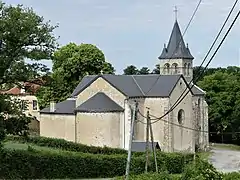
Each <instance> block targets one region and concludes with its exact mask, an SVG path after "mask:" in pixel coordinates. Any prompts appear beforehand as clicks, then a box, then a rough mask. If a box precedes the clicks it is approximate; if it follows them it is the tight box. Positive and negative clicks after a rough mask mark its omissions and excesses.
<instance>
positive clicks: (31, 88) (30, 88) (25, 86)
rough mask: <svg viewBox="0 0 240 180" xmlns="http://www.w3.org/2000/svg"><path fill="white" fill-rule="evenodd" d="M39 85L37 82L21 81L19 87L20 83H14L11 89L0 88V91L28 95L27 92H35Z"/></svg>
mask: <svg viewBox="0 0 240 180" xmlns="http://www.w3.org/2000/svg"><path fill="white" fill-rule="evenodd" d="M40 87H41V86H40V85H38V84H34V83H31V82H25V83H22V87H20V85H15V86H14V87H13V88H11V89H8V90H2V91H1V90H0V93H1V94H9V95H29V94H35V93H36V92H37V90H38V89H39V88H40ZM22 90H23V91H22Z"/></svg>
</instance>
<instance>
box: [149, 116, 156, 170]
mask: <svg viewBox="0 0 240 180" xmlns="http://www.w3.org/2000/svg"><path fill="white" fill-rule="evenodd" d="M147 119H148V121H149V126H150V135H151V141H152V151H153V157H154V161H155V168H156V173H158V165H157V156H156V147H155V146H154V138H153V130H152V124H151V123H150V116H149V112H148V116H147Z"/></svg>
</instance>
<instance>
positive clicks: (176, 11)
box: [174, 6, 178, 21]
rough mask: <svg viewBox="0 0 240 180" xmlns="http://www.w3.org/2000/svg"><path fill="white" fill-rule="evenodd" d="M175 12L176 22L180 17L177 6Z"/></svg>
mask: <svg viewBox="0 0 240 180" xmlns="http://www.w3.org/2000/svg"><path fill="white" fill-rule="evenodd" d="M174 12H175V20H176V21H177V16H178V8H177V6H175V9H174Z"/></svg>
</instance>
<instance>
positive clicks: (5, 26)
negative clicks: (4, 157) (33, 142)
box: [0, 1, 57, 143]
mask: <svg viewBox="0 0 240 180" xmlns="http://www.w3.org/2000/svg"><path fill="white" fill-rule="evenodd" d="M0 12H1V13H0V86H1V87H3V86H5V87H6V86H8V84H9V85H11V84H15V83H19V82H25V81H28V80H29V79H31V78H36V77H39V76H42V75H43V74H45V73H47V71H48V70H49V69H48V68H46V66H44V65H42V64H41V63H36V62H35V61H34V60H41V59H50V58H51V55H52V53H53V51H54V50H55V48H56V46H57V43H56V38H55V37H54V35H53V33H52V32H53V30H54V29H55V28H56V27H55V26H51V25H50V23H49V22H44V19H43V17H40V16H38V15H37V14H36V13H35V12H34V11H33V10H32V9H30V8H25V7H23V6H22V5H17V6H15V7H14V6H8V5H6V4H5V3H3V2H2V1H0ZM25 59H29V60H32V61H34V62H33V63H31V64H28V63H26V62H25ZM20 109H21V108H20V104H19V102H16V100H13V99H10V97H9V96H7V95H2V94H1V95H0V143H1V141H2V140H3V139H4V137H5V135H6V134H14V135H26V133H27V130H28V126H27V125H28V123H29V122H30V120H31V117H27V116H26V115H25V114H24V113H23V112H22V111H21V110H20Z"/></svg>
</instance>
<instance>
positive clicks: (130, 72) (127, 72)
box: [123, 65, 139, 75]
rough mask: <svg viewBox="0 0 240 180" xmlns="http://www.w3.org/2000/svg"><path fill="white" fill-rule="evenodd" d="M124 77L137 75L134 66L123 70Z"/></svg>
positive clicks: (137, 71)
mask: <svg viewBox="0 0 240 180" xmlns="http://www.w3.org/2000/svg"><path fill="white" fill-rule="evenodd" d="M123 73H124V75H135V74H139V70H138V69H137V68H136V66H134V65H130V66H128V67H126V69H124V70H123Z"/></svg>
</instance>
